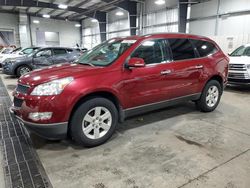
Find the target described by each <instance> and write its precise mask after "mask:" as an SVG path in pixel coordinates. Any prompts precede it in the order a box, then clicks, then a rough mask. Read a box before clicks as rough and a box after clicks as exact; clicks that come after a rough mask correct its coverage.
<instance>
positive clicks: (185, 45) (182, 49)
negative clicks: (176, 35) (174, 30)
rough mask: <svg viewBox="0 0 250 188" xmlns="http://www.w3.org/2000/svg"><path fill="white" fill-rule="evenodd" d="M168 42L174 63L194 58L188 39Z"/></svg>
mask: <svg viewBox="0 0 250 188" xmlns="http://www.w3.org/2000/svg"><path fill="white" fill-rule="evenodd" d="M168 41H169V46H170V48H171V50H172V55H173V60H174V61H178V60H185V59H192V58H195V52H194V48H193V46H192V44H191V43H190V41H189V40H188V39H168Z"/></svg>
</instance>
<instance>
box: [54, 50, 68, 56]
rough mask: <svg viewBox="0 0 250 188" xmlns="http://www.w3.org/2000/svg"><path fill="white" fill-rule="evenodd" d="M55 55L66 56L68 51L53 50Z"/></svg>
mask: <svg viewBox="0 0 250 188" xmlns="http://www.w3.org/2000/svg"><path fill="white" fill-rule="evenodd" d="M53 52H54V55H62V54H66V53H67V52H66V50H65V49H53Z"/></svg>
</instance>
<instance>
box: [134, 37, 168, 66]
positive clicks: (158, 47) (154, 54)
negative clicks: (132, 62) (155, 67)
mask: <svg viewBox="0 0 250 188" xmlns="http://www.w3.org/2000/svg"><path fill="white" fill-rule="evenodd" d="M164 54H165V49H164V40H154V41H153V40H151V41H145V42H143V43H142V44H141V45H140V46H139V47H138V48H137V49H136V50H135V51H134V53H133V54H132V55H131V57H138V58H142V59H144V61H145V63H146V64H153V63H161V62H163V61H165V55H164Z"/></svg>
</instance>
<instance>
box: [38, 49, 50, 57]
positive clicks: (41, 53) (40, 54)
mask: <svg viewBox="0 0 250 188" xmlns="http://www.w3.org/2000/svg"><path fill="white" fill-rule="evenodd" d="M49 56H51V50H50V49H46V50H41V51H39V52H37V54H36V57H49Z"/></svg>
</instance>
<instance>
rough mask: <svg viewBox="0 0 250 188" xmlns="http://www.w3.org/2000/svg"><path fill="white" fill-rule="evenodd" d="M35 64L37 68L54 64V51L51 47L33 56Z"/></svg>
mask: <svg viewBox="0 0 250 188" xmlns="http://www.w3.org/2000/svg"><path fill="white" fill-rule="evenodd" d="M33 64H34V66H35V67H36V68H43V67H46V66H50V65H53V60H52V51H51V49H50V48H46V49H41V50H39V51H38V52H37V53H36V54H35V55H34V56H33Z"/></svg>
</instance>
